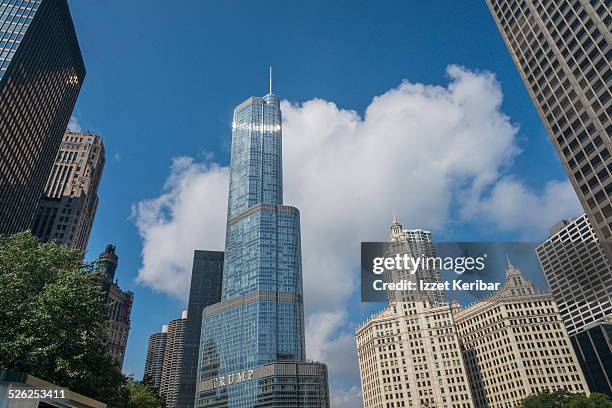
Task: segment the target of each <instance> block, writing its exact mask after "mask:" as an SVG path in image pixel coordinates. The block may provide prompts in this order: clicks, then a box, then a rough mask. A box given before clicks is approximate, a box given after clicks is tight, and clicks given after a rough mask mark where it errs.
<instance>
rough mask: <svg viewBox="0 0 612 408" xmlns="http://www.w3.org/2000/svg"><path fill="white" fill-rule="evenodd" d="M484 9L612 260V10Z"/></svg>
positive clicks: (581, 0) (530, 2) (573, 3)
mask: <svg viewBox="0 0 612 408" xmlns="http://www.w3.org/2000/svg"><path fill="white" fill-rule="evenodd" d="M487 3H488V5H489V8H490V10H491V12H492V14H493V16H494V18H495V21H496V23H497V25H498V27H499V30H500V32H501V34H502V36H503V38H504V41H505V42H506V45H507V46H508V48H509V50H510V53H511V55H512V58H513V59H514V62H515V64H516V66H517V68H518V70H519V72H520V74H521V77H522V79H523V81H524V82H525V85H526V86H527V90H528V91H529V95H530V96H531V99H532V101H533V103H534V104H535V106H536V108H537V110H538V112H539V114H540V117H541V118H542V120H543V121H544V126H545V127H546V130H547V131H548V135H549V136H550V139H551V140H552V142H553V144H554V146H555V149H556V151H557V154H558V155H559V157H560V159H561V162H562V163H563V166H564V167H565V170H566V171H567V174H568V175H569V178H570V180H571V182H572V185H573V186H574V189H575V190H576V193H577V194H578V198H579V199H580V202H581V203H582V206H583V207H584V209H585V211H586V213H587V215H588V217H589V220H590V222H591V224H592V225H593V228H594V229H595V232H596V235H597V237H598V238H599V239H600V241H601V243H602V245H603V246H604V250H605V251H606V253H607V257H608V260H610V261H612V177H611V173H610V171H611V169H612V158H611V157H612V140H611V139H610V137H611V136H610V135H611V134H612V121H611V119H610V116H611V115H612V112H611V110H610V96H611V92H612V70H611V67H610V55H609V53H610V44H611V43H612V33H611V32H610V8H609V7H610V5H609V3H607V2H605V1H603V0H590V1H587V0H558V1H542V0H520V1H516V0H487Z"/></svg>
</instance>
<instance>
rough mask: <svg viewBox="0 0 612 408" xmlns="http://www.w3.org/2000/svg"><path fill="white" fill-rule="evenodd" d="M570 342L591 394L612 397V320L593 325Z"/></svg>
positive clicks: (588, 326)
mask: <svg viewBox="0 0 612 408" xmlns="http://www.w3.org/2000/svg"><path fill="white" fill-rule="evenodd" d="M570 340H571V341H572V345H573V346H574V350H575V351H576V356H577V357H578V362H579V363H580V366H581V367H582V372H583V373H584V377H585V378H586V382H587V384H588V386H589V389H590V390H591V392H601V393H604V394H608V395H609V396H610V397H612V369H611V368H610V362H612V319H607V320H606V321H603V322H597V323H591V324H589V325H587V326H586V327H585V328H584V330H583V331H582V332H580V333H578V334H575V335H573V336H572V337H570Z"/></svg>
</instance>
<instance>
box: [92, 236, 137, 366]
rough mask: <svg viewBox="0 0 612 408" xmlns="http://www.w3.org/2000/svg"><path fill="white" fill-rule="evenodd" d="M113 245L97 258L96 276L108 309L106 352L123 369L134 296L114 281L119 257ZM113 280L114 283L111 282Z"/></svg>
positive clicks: (108, 246)
mask: <svg viewBox="0 0 612 408" xmlns="http://www.w3.org/2000/svg"><path fill="white" fill-rule="evenodd" d="M115 250H116V248H115V246H114V245H110V244H109V245H107V246H106V249H105V250H104V252H102V253H101V254H100V257H99V258H98V270H97V276H98V281H99V283H100V287H101V289H102V301H103V302H105V303H106V304H107V305H108V307H109V324H108V330H107V332H108V344H107V347H108V351H109V353H110V354H111V355H112V356H113V357H115V359H116V360H117V361H118V362H119V367H120V368H121V367H123V359H124V357H125V349H126V347H127V341H128V336H129V334H130V326H131V319H130V316H131V314H132V304H133V303H134V294H133V293H132V292H130V291H124V290H122V289H121V287H120V286H119V282H118V281H117V280H116V279H115V272H116V270H117V266H118V263H119V257H118V256H117V254H116V253H115ZM114 279H115V280H114ZM113 280H114V281H113Z"/></svg>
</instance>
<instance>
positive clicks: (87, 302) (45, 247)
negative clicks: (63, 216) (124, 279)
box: [0, 232, 127, 407]
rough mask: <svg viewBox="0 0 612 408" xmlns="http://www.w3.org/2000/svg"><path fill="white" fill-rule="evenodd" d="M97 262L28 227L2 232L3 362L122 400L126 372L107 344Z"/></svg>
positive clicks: (0, 352)
mask: <svg viewBox="0 0 612 408" xmlns="http://www.w3.org/2000/svg"><path fill="white" fill-rule="evenodd" d="M94 269H95V267H94V265H86V264H84V263H83V261H82V254H81V252H80V251H78V250H74V249H70V248H67V247H65V246H62V245H59V244H56V243H41V242H39V241H38V240H37V239H36V238H35V237H33V236H32V235H31V234H30V233H29V232H24V233H19V234H15V235H13V236H10V237H0V311H1V312H0V344H2V347H0V368H3V369H9V370H13V371H21V372H27V373H30V374H32V375H34V376H37V377H39V378H42V379H44V380H46V381H49V382H52V383H55V384H57V385H60V386H62V387H67V388H69V389H71V390H73V391H75V392H78V393H81V394H84V395H87V396H89V397H91V398H94V399H97V400H100V401H104V402H106V403H108V404H109V405H110V406H112V407H121V406H122V405H123V404H124V403H125V401H126V395H127V394H126V392H125V391H124V390H123V389H124V388H125V383H126V379H125V377H124V376H123V375H122V374H121V372H120V371H119V369H118V365H117V363H116V362H115V361H114V359H113V358H112V357H111V355H110V354H108V352H107V350H106V348H105V342H106V338H107V333H106V327H107V308H106V306H105V305H104V304H103V302H101V301H100V290H99V286H98V285H97V283H96V280H95V275H94V273H93V272H94Z"/></svg>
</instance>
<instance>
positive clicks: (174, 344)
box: [159, 310, 187, 408]
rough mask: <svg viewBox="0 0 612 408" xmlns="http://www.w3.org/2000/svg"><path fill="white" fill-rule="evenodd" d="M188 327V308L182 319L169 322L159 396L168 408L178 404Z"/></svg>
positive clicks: (173, 407)
mask: <svg viewBox="0 0 612 408" xmlns="http://www.w3.org/2000/svg"><path fill="white" fill-rule="evenodd" d="M186 328H187V311H186V310H185V311H183V313H182V315H181V318H180V319H174V320H172V321H171V322H170V323H169V324H168V337H167V339H166V351H165V353H164V365H163V367H162V375H161V382H160V386H159V396H160V397H161V398H162V400H163V401H164V402H165V404H166V408H176V407H177V406H178V398H179V381H180V377H181V366H182V364H183V350H184V345H185V329H186Z"/></svg>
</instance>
